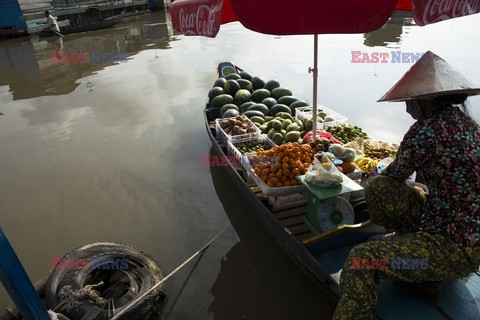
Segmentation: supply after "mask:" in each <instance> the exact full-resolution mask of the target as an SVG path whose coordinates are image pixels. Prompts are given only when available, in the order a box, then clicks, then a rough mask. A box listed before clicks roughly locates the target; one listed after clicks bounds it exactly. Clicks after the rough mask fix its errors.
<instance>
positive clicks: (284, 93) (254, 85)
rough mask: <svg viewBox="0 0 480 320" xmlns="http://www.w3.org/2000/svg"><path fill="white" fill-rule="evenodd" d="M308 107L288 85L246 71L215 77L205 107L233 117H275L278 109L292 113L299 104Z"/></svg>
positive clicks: (222, 115)
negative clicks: (281, 84)
mask: <svg viewBox="0 0 480 320" xmlns="http://www.w3.org/2000/svg"><path fill="white" fill-rule="evenodd" d="M304 106H308V102H307V101H305V100H299V99H298V98H296V97H294V96H293V95H292V91H291V90H290V89H288V88H285V87H282V86H280V83H279V82H278V81H277V80H275V79H272V80H269V81H267V82H265V81H263V80H262V79H261V78H260V77H257V76H253V77H252V76H251V75H250V74H249V73H248V72H245V71H241V72H239V73H230V74H228V75H226V76H225V77H220V78H218V79H217V80H216V81H215V83H214V85H213V88H212V89H211V90H210V91H209V92H208V105H207V108H220V109H221V110H223V112H220V116H221V117H233V116H237V115H239V114H244V115H245V116H247V117H249V118H251V117H253V116H258V117H261V118H265V116H268V115H270V116H275V115H276V114H277V113H279V112H287V113H289V114H290V115H293V114H295V109H296V108H298V107H304Z"/></svg>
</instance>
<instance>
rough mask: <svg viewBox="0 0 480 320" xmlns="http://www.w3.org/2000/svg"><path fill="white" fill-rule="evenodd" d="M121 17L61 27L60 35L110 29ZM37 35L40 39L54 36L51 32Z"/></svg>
mask: <svg viewBox="0 0 480 320" xmlns="http://www.w3.org/2000/svg"><path fill="white" fill-rule="evenodd" d="M123 17H124V15H123V14H120V15H117V16H113V17H110V18H104V19H100V20H96V21H95V22H93V23H85V24H75V25H68V26H63V27H60V33H61V34H62V35H66V34H72V33H79V32H87V31H94V30H100V29H106V28H110V27H113V26H114V25H116V24H117V23H118V22H119V21H120V20H121V19H122V18H123ZM39 35H40V36H41V37H50V36H54V35H55V34H54V33H53V32H51V31H47V30H43V31H41V32H40V34H39Z"/></svg>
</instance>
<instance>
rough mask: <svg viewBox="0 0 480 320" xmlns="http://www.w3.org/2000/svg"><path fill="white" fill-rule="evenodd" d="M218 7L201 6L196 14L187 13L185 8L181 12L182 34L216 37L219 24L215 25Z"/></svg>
mask: <svg viewBox="0 0 480 320" xmlns="http://www.w3.org/2000/svg"><path fill="white" fill-rule="evenodd" d="M218 10H219V8H218V6H212V7H209V6H206V5H202V6H199V7H198V9H197V11H196V12H195V13H187V12H185V11H184V9H183V8H181V9H180V11H179V20H180V32H181V33H183V34H185V35H202V36H206V37H214V36H215V35H216V34H217V32H218V26H219V24H218V23H217V24H215V14H216V13H217V12H218Z"/></svg>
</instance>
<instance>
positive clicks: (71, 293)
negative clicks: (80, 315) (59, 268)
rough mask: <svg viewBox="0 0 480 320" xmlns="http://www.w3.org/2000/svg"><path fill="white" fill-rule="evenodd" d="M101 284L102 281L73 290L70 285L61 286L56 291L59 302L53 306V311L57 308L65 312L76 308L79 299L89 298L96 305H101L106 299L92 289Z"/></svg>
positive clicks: (78, 304)
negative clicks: (57, 291) (58, 290)
mask: <svg viewBox="0 0 480 320" xmlns="http://www.w3.org/2000/svg"><path fill="white" fill-rule="evenodd" d="M102 284H103V281H100V282H99V283H97V284H91V285H87V286H85V288H83V289H81V290H73V289H72V287H71V286H70V285H66V286H63V287H62V288H61V289H60V292H59V293H58V296H59V298H60V303H59V304H58V305H57V306H56V307H55V308H54V311H55V310H57V309H61V310H65V311H66V312H70V311H72V310H76V309H78V307H79V306H80V301H81V300H91V301H93V302H94V303H95V304H96V305H99V306H101V307H103V306H104V305H105V304H106V303H107V300H105V299H104V298H102V297H101V296H100V294H99V293H98V292H97V291H96V290H94V289H93V288H94V287H98V286H100V285H102Z"/></svg>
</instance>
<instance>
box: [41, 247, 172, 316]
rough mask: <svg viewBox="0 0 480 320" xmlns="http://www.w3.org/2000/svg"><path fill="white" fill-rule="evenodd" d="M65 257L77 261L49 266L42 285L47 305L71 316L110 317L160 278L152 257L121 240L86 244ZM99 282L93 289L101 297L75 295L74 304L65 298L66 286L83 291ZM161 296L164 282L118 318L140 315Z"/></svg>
mask: <svg viewBox="0 0 480 320" xmlns="http://www.w3.org/2000/svg"><path fill="white" fill-rule="evenodd" d="M64 259H66V261H69V262H72V261H77V262H78V261H80V263H79V265H78V266H75V267H74V268H71V266H72V265H70V269H68V268H64V266H63V265H62V266H61V267H62V268H58V269H55V268H54V269H53V270H52V272H51V273H50V276H49V278H48V281H47V284H46V286H45V299H46V304H47V307H48V308H50V309H54V310H56V311H57V312H62V313H63V314H65V315H66V316H68V317H69V318H70V319H72V320H80V319H97V320H100V319H109V314H110V317H111V316H112V314H113V315H114V314H118V313H119V312H120V311H122V310H123V309H124V308H125V307H126V306H127V305H129V304H130V303H131V302H132V301H133V300H135V299H136V298H138V297H139V296H141V295H143V294H144V293H145V292H147V291H148V290H150V289H151V288H152V287H153V286H154V285H155V284H156V283H158V282H159V281H160V280H161V279H162V278H163V275H162V273H161V271H160V269H159V268H158V266H157V264H156V263H155V262H154V261H153V259H152V258H150V257H149V256H148V255H147V254H145V253H144V252H142V251H140V250H138V249H136V248H134V247H132V246H130V245H126V244H122V243H116V242H97V243H92V244H87V245H84V246H82V247H80V248H77V249H75V250H73V251H72V252H70V253H69V254H67V255H66V256H64V257H63V258H62V261H65V260H64ZM75 259H76V260H75ZM60 264H61V263H59V264H57V265H60ZM100 282H103V284H101V285H99V286H95V287H94V288H93V289H94V290H96V291H97V292H98V293H99V296H100V297H99V298H103V299H104V300H102V299H97V301H96V302H94V301H93V300H94V299H75V301H74V303H73V304H72V303H71V302H72V301H70V300H69V301H66V300H65V289H67V290H68V292H77V293H78V292H82V291H83V292H85V288H86V287H87V286H89V285H97V284H99V283H100ZM68 286H69V287H68ZM62 288H64V290H63V292H62ZM62 293H63V295H62ZM164 297H165V295H164V293H163V286H162V287H160V288H157V289H156V290H154V291H152V293H151V294H148V295H147V296H146V297H145V298H144V299H142V301H141V302H140V303H138V304H136V305H135V306H134V307H133V308H131V309H130V310H129V311H128V312H127V313H125V314H124V315H122V317H121V319H143V318H144V317H145V316H146V315H147V314H148V313H150V311H151V310H152V309H153V307H154V306H155V304H156V303H157V302H160V301H161V300H163V299H164ZM102 301H103V302H105V301H108V303H102Z"/></svg>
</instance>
